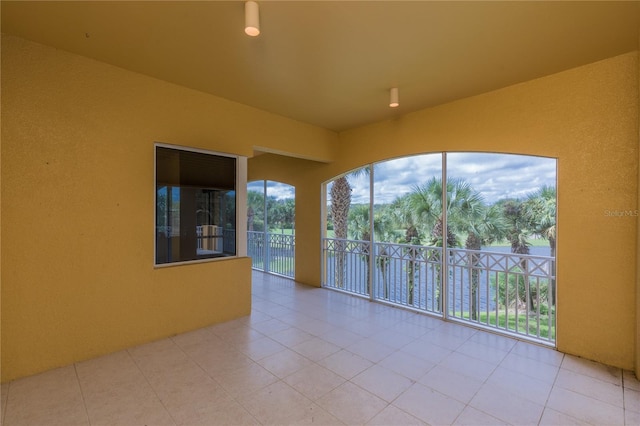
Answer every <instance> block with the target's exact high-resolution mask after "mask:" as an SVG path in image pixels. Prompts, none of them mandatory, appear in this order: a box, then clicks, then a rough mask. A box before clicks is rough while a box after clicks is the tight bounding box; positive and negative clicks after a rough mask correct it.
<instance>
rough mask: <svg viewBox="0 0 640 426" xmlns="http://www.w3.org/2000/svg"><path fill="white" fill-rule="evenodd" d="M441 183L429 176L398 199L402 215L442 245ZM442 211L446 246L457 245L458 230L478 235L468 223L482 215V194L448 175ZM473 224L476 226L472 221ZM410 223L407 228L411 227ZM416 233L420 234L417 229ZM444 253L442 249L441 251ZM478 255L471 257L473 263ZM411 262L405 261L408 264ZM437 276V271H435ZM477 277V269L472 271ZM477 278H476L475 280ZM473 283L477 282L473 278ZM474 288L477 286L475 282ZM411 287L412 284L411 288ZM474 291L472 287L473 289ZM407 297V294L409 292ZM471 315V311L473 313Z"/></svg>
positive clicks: (439, 245)
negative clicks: (473, 259)
mask: <svg viewBox="0 0 640 426" xmlns="http://www.w3.org/2000/svg"><path fill="white" fill-rule="evenodd" d="M442 201H443V185H442V179H438V178H435V177H433V178H431V179H430V180H429V181H427V182H426V183H425V184H423V185H416V186H415V187H414V188H413V192H411V193H409V194H408V195H407V196H405V197H403V200H402V201H401V202H400V203H399V204H400V205H401V208H402V209H404V210H405V213H404V215H405V216H406V217H408V218H410V220H408V222H409V223H411V224H412V226H416V225H417V226H416V228H419V229H421V230H422V234H426V235H430V237H431V238H430V241H429V243H430V245H432V246H435V247H443V245H444V244H443V243H444V235H445V229H444V217H443V211H444V210H443V202H442ZM445 205H446V211H447V229H446V238H447V247H458V246H459V245H460V244H459V242H458V238H457V234H458V233H467V234H468V237H467V239H468V240H469V241H471V240H472V239H473V238H474V237H475V239H477V240H480V241H481V240H482V239H481V238H480V233H479V231H477V229H476V230H474V229H475V228H474V227H473V226H472V225H471V224H473V223H475V222H477V221H478V220H480V219H481V218H482V215H483V211H484V204H483V202H482V197H481V196H480V194H479V193H478V192H477V191H475V190H474V189H473V188H472V187H471V185H470V184H469V183H468V182H466V181H465V180H462V179H449V180H448V181H447V185H446V202H445ZM476 228H478V229H479V228H480V226H479V225H476ZM412 230H413V229H412V228H411V227H409V228H407V231H412ZM415 231H416V235H419V234H420V231H418V230H417V229H416V230H415ZM443 254H444V253H443ZM478 261H479V259H475V262H476V263H477V262H478ZM412 266H413V265H412V264H411V262H410V263H409V267H410V268H411V267H412ZM438 277H439V278H438V279H439V280H440V279H441V278H440V274H438ZM476 278H477V271H476ZM476 281H478V280H476ZM476 284H477V282H476ZM439 287H440V282H438V288H439ZM476 288H477V286H476ZM412 290H413V288H412ZM473 291H475V290H473ZM410 297H411V294H410ZM436 297H437V306H439V307H440V308H441V309H442V307H441V306H440V294H439V293H438V294H437V296H436ZM474 316H475V314H474Z"/></svg>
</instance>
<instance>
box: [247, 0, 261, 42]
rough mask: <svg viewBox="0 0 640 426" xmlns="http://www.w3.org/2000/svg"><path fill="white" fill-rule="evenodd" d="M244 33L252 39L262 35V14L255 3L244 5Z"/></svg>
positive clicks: (250, 2)
mask: <svg viewBox="0 0 640 426" xmlns="http://www.w3.org/2000/svg"><path fill="white" fill-rule="evenodd" d="M244 32H245V33H247V35H250V36H251V37H255V36H257V35H258V34H260V13H259V8H258V3H256V2H255V1H248V2H246V3H245V4H244Z"/></svg>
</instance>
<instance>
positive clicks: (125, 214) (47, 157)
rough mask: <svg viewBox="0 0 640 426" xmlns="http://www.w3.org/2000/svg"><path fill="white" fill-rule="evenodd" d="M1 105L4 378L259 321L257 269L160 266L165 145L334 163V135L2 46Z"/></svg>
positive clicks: (218, 264)
mask: <svg viewBox="0 0 640 426" xmlns="http://www.w3.org/2000/svg"><path fill="white" fill-rule="evenodd" d="M1 106H2V134H1V136H2V147H1V156H2V172H1V173H2V174H1V183H2V217H3V221H2V230H1V232H2V248H1V256H2V257H1V261H2V270H1V279H2V297H1V303H2V307H1V308H2V311H1V312H2V324H1V327H2V339H1V342H2V346H1V347H2V358H1V365H2V381H7V380H11V379H14V378H17V377H21V376H26V375H30V374H34V373H37V372H40V371H44V370H47V369H50V368H54V367H58V366H61V365H66V364H70V363H72V362H75V361H78V360H82V359H87V358H90V357H94V356H97V355H101V354H104V353H108V352H112V351H116V350H120V349H122V348H125V347H128V346H131V345H135V344H139V343H143V342H147V341H151V340H154V339H158V338H163V337H166V336H170V335H172V334H175V333H179V332H183V331H186V330H191V329H195V328H198V327H202V326H206V325H209V324H213V323H216V322H220V321H225V320H229V319H232V318H236V317H239V316H243V315H247V314H248V313H249V312H250V302H251V298H250V292H251V262H250V259H249V258H238V259H231V260H221V261H214V262H207V263H200V264H192V265H183V266H174V267H165V268H157V269H156V268H154V265H153V263H154V235H155V232H154V185H155V180H154V179H155V178H154V163H153V158H154V145H153V144H154V142H164V143H173V144H177V145H184V146H191V147H198V148H203V149H210V150H214V151H219V152H227V153H233V154H238V155H244V156H251V155H253V146H254V145H267V146H271V147H273V148H274V149H277V150H280V151H286V152H290V153H293V154H296V153H300V154H301V155H307V156H312V157H318V158H323V159H325V160H326V159H329V155H330V154H331V151H332V149H333V145H334V144H335V139H336V138H337V135H336V134H335V133H333V132H330V131H327V130H324V129H320V128H317V127H313V126H309V125H307V124H303V123H300V122H296V121H293V120H289V119H286V118H283V117H279V116H276V115H273V114H270V113H266V112H263V111H259V110H256V109H254V108H250V107H247V106H244V105H240V104H237V103H233V102H230V101H227V100H224V99H220V98H216V97H214V96H210V95H206V94H203V93H200V92H197V91H193V90H189V89H186V88H183V87H180V86H176V85H173V84H169V83H166V82H163V81H159V80H155V79H151V78H148V77H145V76H142V75H140V74H136V73H131V72H128V71H125V70H122V69H119V68H116V67H113V66H110V65H106V64H103V63H100V62H96V61H93V60H90V59H86V58H83V57H80V56H76V55H72V54H68V53H65V52H62V51H59V50H55V49H52V48H49V47H45V46H42V45H38V44H34V43H31V42H28V41H25V40H23V39H20V38H16V37H11V36H4V35H3V37H2V105H1ZM307 144H308V146H309V147H310V148H308V149H306V148H305V149H306V151H305V152H301V151H300V147H301V146H305V145H307Z"/></svg>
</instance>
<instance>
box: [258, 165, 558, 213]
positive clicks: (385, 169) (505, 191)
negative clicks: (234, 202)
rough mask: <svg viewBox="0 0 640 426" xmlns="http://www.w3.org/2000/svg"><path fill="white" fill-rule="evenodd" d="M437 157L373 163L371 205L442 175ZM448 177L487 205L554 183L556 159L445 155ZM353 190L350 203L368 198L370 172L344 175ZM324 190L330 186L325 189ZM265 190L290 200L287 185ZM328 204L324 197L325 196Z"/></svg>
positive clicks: (272, 184) (291, 194)
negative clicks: (464, 183)
mask: <svg viewBox="0 0 640 426" xmlns="http://www.w3.org/2000/svg"><path fill="white" fill-rule="evenodd" d="M441 170H442V155H441V154H440V153H436V154H424V155H416V156H412V157H404V158H399V159H394V160H388V161H384V162H380V163H376V164H375V165H374V181H375V184H374V188H375V194H374V200H375V203H376V204H387V203H391V202H393V200H395V198H396V197H398V196H400V195H404V194H406V193H408V192H410V191H411V190H412V189H413V187H414V186H415V185H422V184H424V183H426V182H427V181H428V180H429V179H431V178H432V177H436V178H440V177H441V175H442V171H441ZM447 178H448V179H451V178H457V179H464V180H466V181H467V182H469V183H470V184H471V186H472V187H473V188H474V189H475V190H476V191H478V192H480V193H481V195H482V197H483V198H484V200H485V202H487V203H488V204H492V203H494V202H496V201H498V200H500V199H504V198H523V197H526V196H527V195H528V194H530V193H532V192H534V191H535V190H537V189H538V188H540V187H541V186H543V185H547V186H552V187H555V185H556V160H555V159H553V158H545V157H533V156H527V155H513V154H492V153H447ZM348 180H349V183H350V184H351V186H352V188H353V192H352V194H351V197H352V198H351V202H352V203H354V204H358V203H368V202H369V176H368V175H366V174H362V175H360V176H359V177H355V178H354V177H352V176H348ZM248 187H249V190H257V191H260V192H262V190H263V182H262V181H259V182H252V183H249V185H248ZM328 190H329V189H328ZM267 194H268V195H269V196H275V197H276V198H278V199H282V198H292V197H294V196H295V189H294V188H293V187H291V186H289V185H285V184H281V183H277V182H268V188H267ZM328 202H329V200H328Z"/></svg>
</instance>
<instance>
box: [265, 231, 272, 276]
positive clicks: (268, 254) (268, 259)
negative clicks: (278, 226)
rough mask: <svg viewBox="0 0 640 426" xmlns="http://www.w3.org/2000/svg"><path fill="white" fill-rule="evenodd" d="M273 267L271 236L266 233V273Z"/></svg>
mask: <svg viewBox="0 0 640 426" xmlns="http://www.w3.org/2000/svg"><path fill="white" fill-rule="evenodd" d="M270 265H271V236H270V235H269V233H268V232H267V231H266V230H265V231H264V271H265V272H269V270H270V269H271V268H270Z"/></svg>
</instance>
